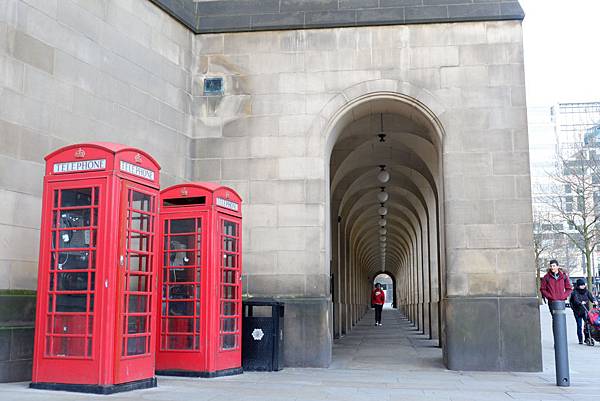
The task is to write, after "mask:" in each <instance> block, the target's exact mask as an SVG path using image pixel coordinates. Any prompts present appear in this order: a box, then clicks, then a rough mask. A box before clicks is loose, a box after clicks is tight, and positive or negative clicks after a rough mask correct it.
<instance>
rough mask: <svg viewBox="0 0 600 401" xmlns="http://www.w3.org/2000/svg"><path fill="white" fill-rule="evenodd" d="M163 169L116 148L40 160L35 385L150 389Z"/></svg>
mask: <svg viewBox="0 0 600 401" xmlns="http://www.w3.org/2000/svg"><path fill="white" fill-rule="evenodd" d="M159 170H160V167H159V165H158V164H157V163H156V161H155V160H154V159H153V158H152V157H151V156H149V155H148V154H146V153H145V152H143V151H141V150H138V149H135V148H131V147H127V146H123V145H118V144H113V143H89V144H81V145H71V146H67V147H64V148H62V149H59V150H57V151H55V152H53V153H51V154H50V155H48V156H46V174H45V177H44V193H43V199H42V225H41V241H40V258H39V269H38V298H37V318H36V327H35V345H34V347H35V349H34V361H33V377H32V383H31V387H33V388H40V389H53V390H68V391H83V392H92V393H101V394H110V393H114V392H118V391H126V390H132V389H136V388H147V387H154V386H156V378H155V377H154V357H155V354H154V344H155V339H154V337H153V330H152V328H153V327H155V326H154V325H155V324H156V321H155V319H156V310H155V305H156V299H155V295H154V294H156V290H157V286H156V271H155V270H156V269H155V252H156V249H157V247H158V242H157V241H158V237H157V236H156V235H155V232H156V231H157V229H156V227H155V224H156V223H155V220H156V219H157V218H158V206H159V205H158V197H159V192H158V190H159V181H158V179H159Z"/></svg>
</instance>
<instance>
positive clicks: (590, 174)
mask: <svg viewBox="0 0 600 401" xmlns="http://www.w3.org/2000/svg"><path fill="white" fill-rule="evenodd" d="M572 151H573V153H572V154H571V156H569V157H565V156H564V155H561V154H559V155H557V162H556V170H555V172H553V173H551V174H550V178H551V179H552V180H553V182H554V185H555V186H556V188H554V191H553V193H554V194H555V195H553V196H547V197H545V198H544V200H543V202H544V203H545V204H546V205H547V206H548V207H549V208H550V209H551V210H552V215H553V217H552V219H551V220H554V221H555V222H556V221H560V222H561V223H562V224H558V225H556V224H553V225H552V227H553V229H554V231H556V232H558V233H560V234H561V235H563V236H565V238H567V239H568V240H569V241H570V242H571V243H572V244H573V245H574V246H575V247H576V248H577V249H579V250H580V251H581V253H582V254H583V255H584V256H585V265H586V276H587V282H588V288H592V253H593V252H594V250H595V249H596V247H597V246H598V243H599V242H600V231H599V230H598V224H599V221H598V218H599V215H600V213H599V212H600V204H598V205H597V203H598V202H597V200H598V194H600V174H599V173H600V163H599V160H598V158H597V156H596V153H595V149H593V148H591V147H590V146H589V144H585V143H584V141H581V142H580V144H575V146H573V147H572Z"/></svg>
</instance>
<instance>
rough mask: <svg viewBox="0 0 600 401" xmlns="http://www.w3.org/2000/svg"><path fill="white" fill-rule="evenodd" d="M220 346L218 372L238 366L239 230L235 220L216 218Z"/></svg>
mask: <svg viewBox="0 0 600 401" xmlns="http://www.w3.org/2000/svg"><path fill="white" fill-rule="evenodd" d="M218 227H219V229H218V234H219V236H220V239H219V241H218V251H219V253H218V255H219V257H218V262H217V267H218V269H219V270H220V271H219V272H218V273H217V274H218V276H217V277H218V279H217V280H218V281H217V282H219V287H220V291H219V292H220V294H219V295H220V296H219V346H218V352H219V357H218V365H219V366H218V367H217V368H218V369H223V368H224V367H231V366H240V365H241V355H240V349H241V329H242V318H241V316H242V286H241V275H242V271H241V266H242V260H241V258H242V256H241V248H240V245H241V241H240V240H241V231H240V229H241V226H240V220H239V219H237V218H231V217H227V216H225V215H219V218H218Z"/></svg>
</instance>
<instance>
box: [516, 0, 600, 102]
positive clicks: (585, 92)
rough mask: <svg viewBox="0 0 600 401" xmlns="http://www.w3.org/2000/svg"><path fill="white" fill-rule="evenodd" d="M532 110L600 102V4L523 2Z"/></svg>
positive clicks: (597, 0)
mask: <svg viewBox="0 0 600 401" xmlns="http://www.w3.org/2000/svg"><path fill="white" fill-rule="evenodd" d="M519 2H520V3H521V6H522V7H523V9H524V10H525V20H524V21H523V42H524V49H525V82H526V89H527V106H528V107H535V106H550V105H552V104H554V103H557V102H586V101H600V23H599V22H600V21H599V20H600V0H519Z"/></svg>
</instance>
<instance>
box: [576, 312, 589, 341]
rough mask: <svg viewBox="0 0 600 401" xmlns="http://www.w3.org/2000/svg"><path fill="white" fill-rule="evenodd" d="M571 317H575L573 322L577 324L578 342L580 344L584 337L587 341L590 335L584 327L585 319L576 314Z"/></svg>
mask: <svg viewBox="0 0 600 401" xmlns="http://www.w3.org/2000/svg"><path fill="white" fill-rule="evenodd" d="M573 316H575V322H576V323H577V339H578V340H579V342H582V341H583V338H584V335H585V339H586V340H588V339H589V338H590V333H589V332H588V330H587V326H586V325H585V317H583V316H581V315H576V314H573ZM582 332H583V333H582Z"/></svg>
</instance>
